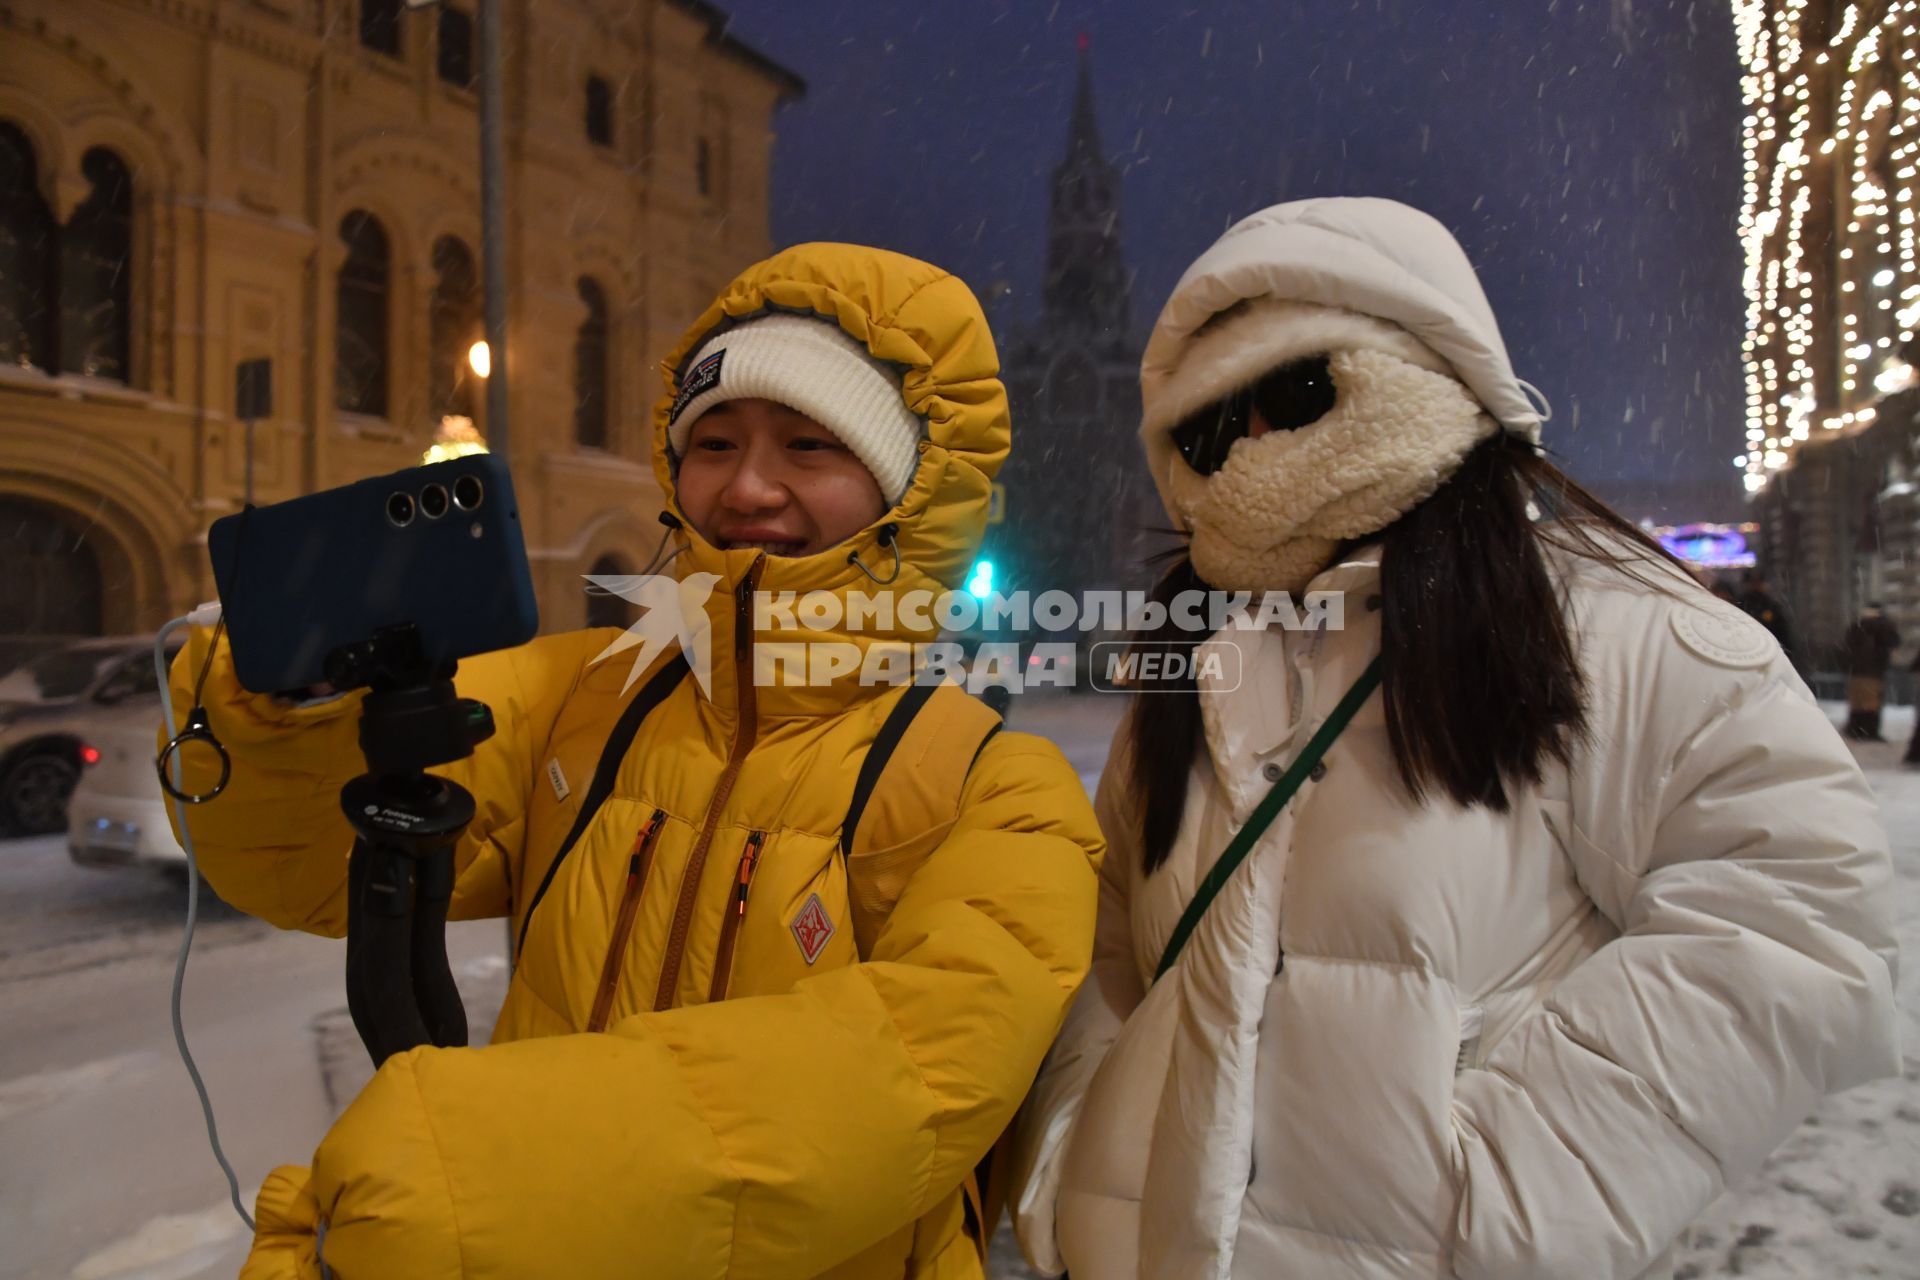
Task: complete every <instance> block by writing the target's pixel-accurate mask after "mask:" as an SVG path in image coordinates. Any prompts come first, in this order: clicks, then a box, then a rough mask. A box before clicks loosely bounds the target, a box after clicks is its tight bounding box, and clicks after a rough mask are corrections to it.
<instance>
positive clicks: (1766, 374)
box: [1733, 0, 1920, 667]
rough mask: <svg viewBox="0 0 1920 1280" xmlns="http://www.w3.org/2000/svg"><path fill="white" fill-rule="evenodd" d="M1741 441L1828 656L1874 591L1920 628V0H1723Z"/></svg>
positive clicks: (1810, 656) (1780, 552) (1774, 550)
mask: <svg viewBox="0 0 1920 1280" xmlns="http://www.w3.org/2000/svg"><path fill="white" fill-rule="evenodd" d="M1733 9H1734V21H1735V26H1736V31H1737V35H1738V39H1739V48H1740V56H1741V61H1742V63H1743V76H1742V88H1743V92H1744V96H1745V99H1746V107H1747V118H1746V126H1745V183H1746V191H1745V209H1744V212H1743V214H1742V218H1741V235H1742V238H1743V241H1744V244H1745V249H1746V293H1747V334H1746V339H1745V354H1746V368H1747V453H1746V456H1745V458H1744V459H1743V460H1742V462H1741V464H1740V465H1741V466H1742V468H1743V469H1744V471H1745V478H1746V487H1747V490H1748V492H1749V493H1750V494H1752V495H1753V499H1754V505H1755V508H1756V513H1757V515H1758V517H1759V519H1760V522H1761V525H1762V538H1763V541H1762V546H1761V547H1760V562H1761V567H1762V569H1763V570H1764V572H1765V573H1766V574H1767V576H1768V577H1769V578H1770V579H1771V582H1772V586H1773V588H1774V590H1775V592H1776V594H1780V595H1783V596H1784V597H1785V599H1786V601H1787V604H1788V606H1789V611H1790V613H1791V614H1792V615H1793V620H1794V623H1795V627H1796V631H1797V638H1798V641H1799V648H1800V650H1801V652H1802V654H1803V656H1804V657H1805V658H1806V659H1807V660H1808V661H1809V662H1810V663H1811V664H1812V665H1813V666H1815V667H1828V666H1830V665H1831V661H1832V655H1833V651H1834V650H1835V648H1836V647H1837V646H1838V644H1839V642H1840V638H1841V635H1842V633H1843V632H1844V631H1845V629H1846V627H1847V624H1848V623H1849V622H1850V621H1851V620H1852V619H1853V618H1854V617H1855V616H1856V615H1857V613H1858V611H1859V609H1860V607H1861V606H1862V605H1864V604H1865V603H1867V602H1868V601H1870V600H1880V601H1882V602H1884V603H1885V605H1886V606H1887V608H1888V611H1889V612H1890V614H1892V616H1893V617H1894V619H1895V622H1896V625H1898V626H1899V627H1900V629H1901V630H1902V631H1903V632H1904V633H1905V634H1906V635H1907V636H1908V637H1909V640H1911V639H1913V638H1916V637H1920V503H1916V501H1915V483H1916V481H1917V480H1920V449H1916V423H1917V422H1920V389H1916V381H1917V379H1916V373H1915V367H1916V365H1920V344H1916V341H1915V334H1916V332H1920V223H1917V220H1920V209H1917V208H1916V206H1920V182H1916V181H1915V175H1916V172H1917V171H1920V32H1917V30H1916V27H1917V25H1920V3H1916V2H1915V0H1873V2H1868V3H1841V2H1840V0H1735V3H1734V6H1733Z"/></svg>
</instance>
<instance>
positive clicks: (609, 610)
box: [587, 556, 637, 627]
mask: <svg viewBox="0 0 1920 1280" xmlns="http://www.w3.org/2000/svg"><path fill="white" fill-rule="evenodd" d="M587 572H588V573H590V574H592V575H593V576H594V577H596V578H603V577H606V578H612V577H622V576H624V575H626V574H630V573H632V572H633V570H632V569H630V568H628V567H627V562H626V561H625V560H622V559H621V558H620V557H619V556H601V557H600V558H599V559H598V560H595V561H594V562H593V568H591V569H589V570H587ZM636 612H637V610H635V609H634V607H633V605H632V604H630V603H629V602H628V601H626V600H625V599H623V598H622V597H620V596H616V595H612V594H610V593H608V592H606V591H605V590H604V589H603V588H600V587H595V588H593V589H592V590H590V591H588V592H587V625H588V626H589V627H630V626H632V625H633V620H634V615H635V613H636Z"/></svg>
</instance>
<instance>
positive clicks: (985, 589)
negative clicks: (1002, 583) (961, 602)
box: [967, 560, 993, 600]
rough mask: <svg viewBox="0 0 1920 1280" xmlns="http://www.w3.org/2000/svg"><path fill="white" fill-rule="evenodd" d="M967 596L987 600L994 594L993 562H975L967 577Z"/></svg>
mask: <svg viewBox="0 0 1920 1280" xmlns="http://www.w3.org/2000/svg"><path fill="white" fill-rule="evenodd" d="M967 594H968V595H972V596H977V597H978V598H979V599H982V600H985V599H986V598H987V597H988V596H990V595H992V594H993V561H991V560H975V561H974V562H973V572H972V573H971V574H970V575H968V577H967Z"/></svg>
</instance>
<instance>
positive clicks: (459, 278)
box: [427, 236, 480, 421]
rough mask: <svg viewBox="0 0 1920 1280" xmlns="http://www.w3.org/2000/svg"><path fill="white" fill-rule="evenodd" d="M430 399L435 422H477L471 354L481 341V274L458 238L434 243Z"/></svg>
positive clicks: (429, 330) (428, 347) (444, 239)
mask: <svg viewBox="0 0 1920 1280" xmlns="http://www.w3.org/2000/svg"><path fill="white" fill-rule="evenodd" d="M427 328H428V341H427V351H428V364H429V369H428V379H429V382H428V394H429V396H430V397H431V400H430V405H429V407H430V410H431V412H432V414H433V417H434V419H435V420H436V421H437V420H438V419H440V418H442V417H445V416H446V415H448V414H453V415H455V416H458V417H462V418H472V417H474V406H475V401H476V397H475V394H474V381H475V379H474V376H473V374H472V372H471V371H470V370H469V368H468V366H467V351H468V349H469V348H471V347H472V346H473V344H474V343H475V342H477V341H479V339H480V273H479V271H478V270H477V269H476V268H475V267H474V264H473V251H472V250H471V249H469V248H467V246H466V245H464V244H462V243H461V242H460V241H459V240H458V239H456V238H455V237H453V236H441V237H440V238H439V239H438V240H436V241H434V243H433V299H432V301H431V303H430V304H429V306H428V319H427Z"/></svg>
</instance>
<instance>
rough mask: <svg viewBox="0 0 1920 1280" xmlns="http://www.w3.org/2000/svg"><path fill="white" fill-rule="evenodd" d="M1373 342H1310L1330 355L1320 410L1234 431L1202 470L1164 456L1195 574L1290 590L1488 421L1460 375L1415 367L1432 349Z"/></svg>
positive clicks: (1475, 439) (1238, 586)
mask: <svg viewBox="0 0 1920 1280" xmlns="http://www.w3.org/2000/svg"><path fill="white" fill-rule="evenodd" d="M1316 310H1317V309H1316ZM1353 318H1354V319H1359V317H1353ZM1374 323H1377V322H1374ZM1382 327H1385V326H1382ZM1351 336H1356V337H1357V336H1359V335H1358V334H1355V335H1351ZM1395 337H1397V338H1403V335H1400V334H1398V333H1396V334H1395ZM1403 341H1404V343H1405V345H1407V346H1411V347H1417V344H1412V343H1411V342H1410V340H1404V338H1403ZM1385 345H1387V344H1385V343H1382V344H1379V346H1375V345H1365V346H1342V345H1338V344H1335V345H1331V346H1327V347H1322V348H1320V350H1321V351H1323V352H1329V353H1330V354H1329V355H1328V358H1327V368H1328V370H1329V371H1330V373H1331V375H1332V380H1333V392H1334V395H1333V405H1332V407H1331V408H1330V409H1328V410H1327V411H1326V412H1325V413H1324V414H1321V415H1320V416H1318V417H1317V418H1315V419H1314V420H1313V421H1311V422H1307V423H1305V424H1304V425H1300V426H1296V427H1293V428H1292V429H1284V428H1282V429H1275V430H1271V431H1268V432H1267V433H1266V434H1265V435H1262V436H1259V437H1253V436H1243V437H1241V438H1240V439H1239V440H1237V441H1235V442H1234V443H1233V445H1232V447H1231V450H1230V451H1229V452H1228V453H1227V456H1226V460H1225V462H1224V464H1222V465H1221V466H1219V468H1218V469H1217V470H1215V471H1213V472H1212V473H1211V474H1209V475H1201V474H1199V473H1198V472H1197V471H1195V470H1194V469H1193V467H1191V466H1189V465H1188V464H1187V462H1186V460H1185V459H1183V458H1182V457H1181V456H1180V455H1179V454H1178V453H1174V454H1173V455H1172V457H1171V458H1170V459H1169V461H1168V466H1169V468H1170V470H1169V473H1168V475H1167V481H1168V492H1169V495H1170V497H1171V499H1172V502H1173V506H1174V508H1175V514H1176V515H1177V516H1178V517H1179V519H1180V521H1181V523H1183V524H1184V525H1185V526H1186V527H1187V528H1188V529H1189V530H1190V531H1191V532H1192V535H1193V536H1192V542H1191V544H1190V546H1189V552H1190V554H1191V556H1192V559H1193V566H1194V568H1195V570H1197V571H1198V573H1199V574H1200V576H1201V578H1203V579H1204V580H1205V581H1207V582H1208V583H1209V584H1211V585H1212V586H1214V587H1216V588H1218V589H1221V590H1226V591H1253V592H1259V591H1290V592H1297V591H1299V590H1301V589H1302V588H1304V587H1305V586H1306V585H1307V583H1308V582H1309V581H1310V580H1311V579H1312V578H1313V576H1314V575H1315V574H1316V573H1318V572H1319V571H1320V570H1322V569H1324V568H1325V567H1326V566H1327V565H1328V564H1329V563H1330V562H1331V560H1332V559H1333V554H1334V551H1335V549H1336V548H1338V546H1339V545H1340V544H1341V543H1342V542H1344V541H1346V540H1347V539H1350V538H1357V537H1362V536H1364V535H1366V534H1370V533H1376V532H1378V531H1379V530H1381V529H1384V528H1385V527H1386V526H1387V525H1389V524H1392V523H1393V522H1394V521H1395V520H1398V519H1399V518H1400V517H1401V516H1403V515H1405V514H1406V513H1407V512H1409V511H1411V510H1412V509H1413V508H1414V507H1415V506H1417V505H1419V504H1420V503H1421V502H1423V501H1425V500H1426V499H1427V498H1428V497H1430V496H1431V495H1432V494H1433V491H1434V490H1435V489H1437V488H1439V487H1440V484H1441V482H1442V481H1444V480H1445V479H1446V478H1447V477H1448V476H1450V475H1452V474H1453V472H1454V471H1455V470H1456V469H1457V468H1458V467H1459V465H1460V462H1461V460H1462V459H1464V458H1465V457H1466V455H1467V454H1468V453H1469V452H1470V451H1471V450H1472V449H1473V447H1474V445H1476V444H1478V443H1479V442H1480V441H1481V440H1483V439H1485V438H1487V437H1488V436H1490V435H1492V434H1493V433H1494V432H1495V431H1496V430H1498V429H1499V428H1498V426H1497V424H1496V423H1495V422H1494V420H1493V419H1492V418H1491V417H1490V416H1489V415H1488V414H1487V413H1486V412H1485V410H1483V409H1482V408H1481V407H1480V404H1479V402H1478V401H1476V400H1475V399H1474V398H1473V396H1472V395H1471V394H1469V393H1468V391H1467V389H1466V388H1465V387H1464V386H1463V385H1461V383H1459V382H1458V381H1456V380H1455V379H1454V378H1452V377H1451V376H1449V375H1448V374H1446V373H1442V372H1439V371H1437V370H1436V369H1434V368H1430V367H1422V365H1423V364H1439V363H1440V362H1439V361H1438V360H1437V358H1434V357H1431V356H1430V354H1429V353H1426V352H1425V351H1424V350H1423V349H1421V350H1417V351H1416V350H1407V351H1405V354H1407V355H1412V356H1414V357H1415V358H1416V359H1419V360H1420V361H1421V363H1419V364H1416V363H1414V362H1413V361H1412V360H1409V359H1406V358H1403V355H1402V354H1396V353H1395V352H1392V351H1389V350H1385V349H1381V348H1382V347H1384V346H1385ZM1393 345H1395V346H1402V345H1403V343H1400V342H1396V343H1395V344H1393ZM1268 367H1269V368H1272V367H1275V366H1273V365H1269V366H1268Z"/></svg>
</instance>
